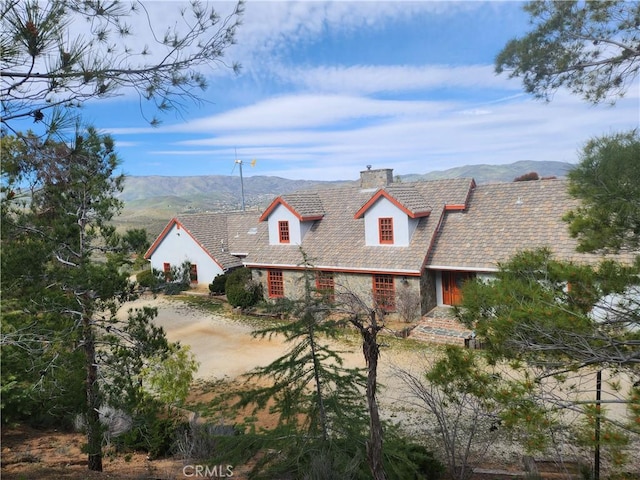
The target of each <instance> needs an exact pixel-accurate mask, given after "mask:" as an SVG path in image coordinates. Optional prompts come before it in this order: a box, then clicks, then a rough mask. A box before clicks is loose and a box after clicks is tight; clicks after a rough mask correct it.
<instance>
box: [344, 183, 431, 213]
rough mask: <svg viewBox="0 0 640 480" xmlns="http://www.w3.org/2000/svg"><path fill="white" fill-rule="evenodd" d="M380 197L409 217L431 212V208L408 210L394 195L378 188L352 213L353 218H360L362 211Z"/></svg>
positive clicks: (367, 208)
mask: <svg viewBox="0 0 640 480" xmlns="http://www.w3.org/2000/svg"><path fill="white" fill-rule="evenodd" d="M381 197H384V198H386V199H387V200H389V201H390V202H391V203H392V204H394V205H395V206H396V207H398V208H399V209H400V210H401V211H402V212H404V213H405V214H407V215H408V216H409V217H411V218H421V217H428V216H429V214H431V210H428V211H425V212H412V211H411V210H409V209H408V208H407V207H405V206H404V205H402V204H401V203H400V202H399V201H398V200H396V199H395V197H393V196H392V195H391V194H390V193H389V192H387V191H386V190H383V189H380V190H378V191H377V192H376V193H374V194H373V197H371V198H370V199H369V201H368V202H367V203H365V204H364V205H363V206H362V207H361V208H360V210H358V211H357V212H356V214H355V215H354V217H353V218H355V219H356V220H357V219H359V218H362V216H363V215H364V213H365V212H366V211H367V210H369V208H371V207H372V206H373V204H374V203H376V202H377V201H378V200H380V198H381Z"/></svg>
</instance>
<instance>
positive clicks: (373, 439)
mask: <svg viewBox="0 0 640 480" xmlns="http://www.w3.org/2000/svg"><path fill="white" fill-rule="evenodd" d="M378 330H379V328H378V325H377V323H376V312H375V311H372V312H371V322H370V324H369V325H368V326H367V327H366V328H363V329H361V333H362V348H363V353H364V358H365V360H366V363H367V405H368V407H369V440H368V442H367V460H368V462H369V468H370V469H371V474H372V475H373V478H374V480H386V478H387V475H386V473H385V471H384V465H383V464H382V423H381V421H380V412H379V411H378V402H377V400H376V388H377V377H378V357H379V356H380V349H379V346H378V338H377V337H378Z"/></svg>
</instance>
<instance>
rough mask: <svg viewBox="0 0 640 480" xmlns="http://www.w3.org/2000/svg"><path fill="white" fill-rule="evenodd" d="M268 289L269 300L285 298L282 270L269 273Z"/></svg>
mask: <svg viewBox="0 0 640 480" xmlns="http://www.w3.org/2000/svg"><path fill="white" fill-rule="evenodd" d="M267 288H268V290H269V298H282V297H284V279H283V277H282V270H269V271H268V273H267Z"/></svg>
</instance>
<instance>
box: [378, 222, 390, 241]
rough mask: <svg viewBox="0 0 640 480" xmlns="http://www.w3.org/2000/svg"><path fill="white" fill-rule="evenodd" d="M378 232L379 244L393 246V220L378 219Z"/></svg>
mask: <svg viewBox="0 0 640 480" xmlns="http://www.w3.org/2000/svg"><path fill="white" fill-rule="evenodd" d="M378 232H379V234H380V243H384V244H393V218H390V217H385V218H379V219H378Z"/></svg>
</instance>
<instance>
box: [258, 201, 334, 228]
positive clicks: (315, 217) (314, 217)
mask: <svg viewBox="0 0 640 480" xmlns="http://www.w3.org/2000/svg"><path fill="white" fill-rule="evenodd" d="M278 205H282V206H283V207H285V208H286V209H287V210H289V211H290V212H291V213H293V215H295V217H296V218H297V219H298V220H300V221H301V222H310V221H312V220H322V218H323V217H324V215H309V216H306V217H305V216H303V215H300V214H299V213H298V212H297V211H296V209H295V208H293V207H292V206H291V205H289V204H288V203H287V202H286V201H285V200H284V199H283V198H282V197H277V198H276V199H275V200H274V201H273V202H271V204H270V205H269V206H268V207H267V209H266V210H265V211H264V213H263V214H262V215H260V218H259V219H258V221H259V222H264V221H265V220H266V219H267V218H269V215H271V212H273V210H274V209H275V208H276V207H277V206H278Z"/></svg>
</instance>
